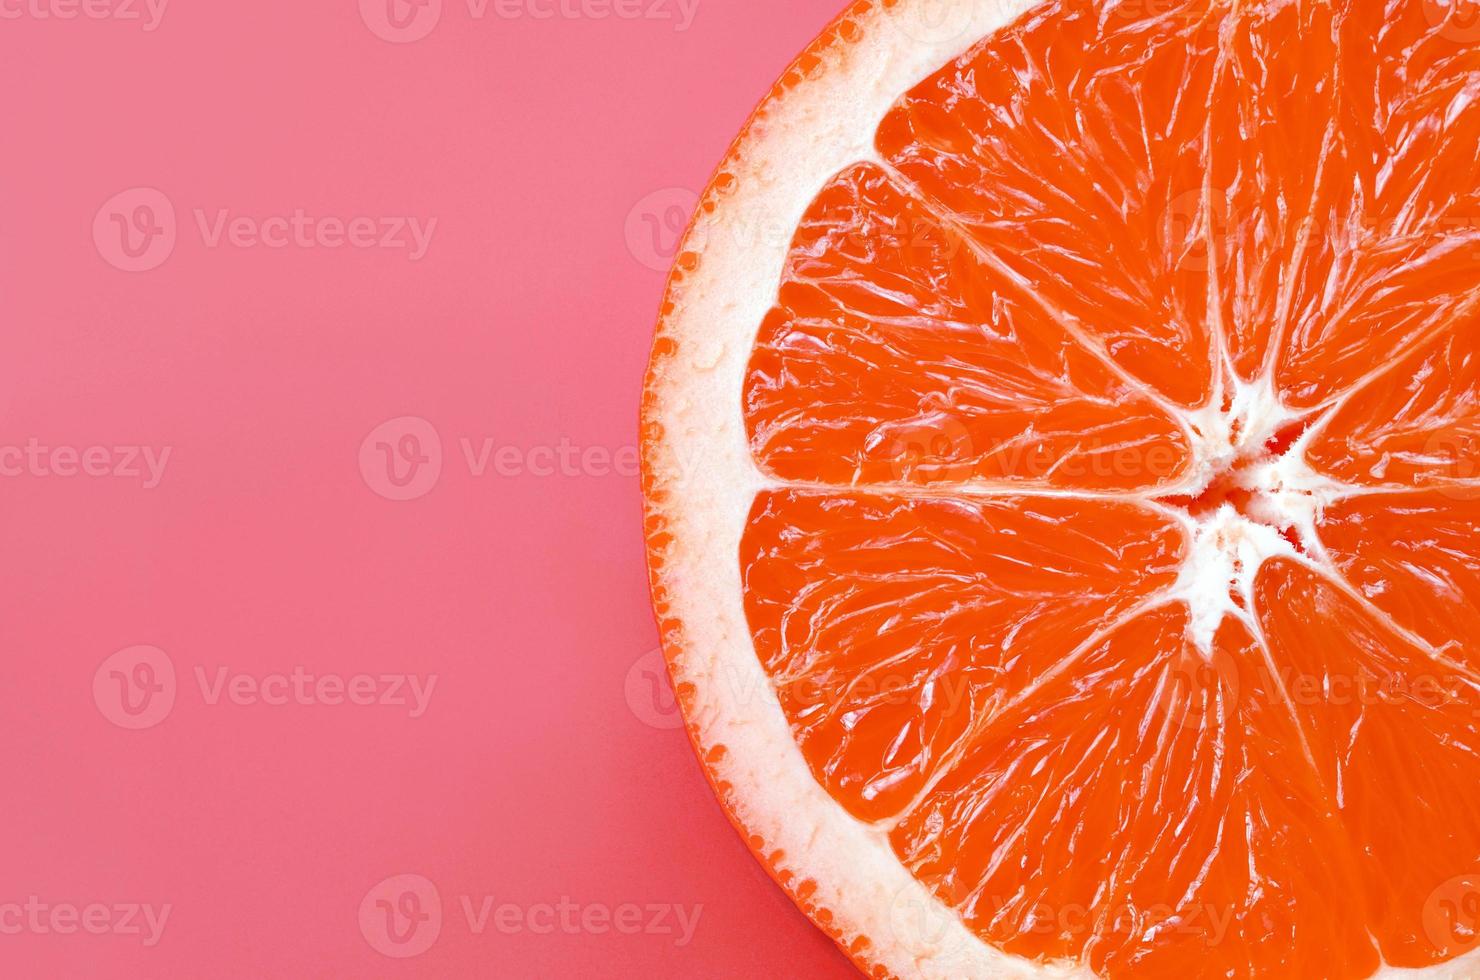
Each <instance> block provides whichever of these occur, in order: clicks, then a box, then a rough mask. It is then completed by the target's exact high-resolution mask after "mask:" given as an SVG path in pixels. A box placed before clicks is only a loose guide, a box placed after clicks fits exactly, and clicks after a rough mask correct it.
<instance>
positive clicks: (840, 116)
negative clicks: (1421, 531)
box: [644, 0, 1480, 980]
mask: <svg viewBox="0 0 1480 980" xmlns="http://www.w3.org/2000/svg"><path fill="white" fill-rule="evenodd" d="M1033 5H1034V2H1033V0H1002V2H998V0H900V2H899V3H898V4H897V5H896V6H894V7H893V8H891V9H889V10H887V11H886V10H884V9H882V7H881V6H879V5H877V4H876V5H875V6H874V7H873V9H871V10H869V11H867V12H864V13H857V14H856V15H855V16H854V22H855V24H856V27H857V29H858V35H857V36H856V37H855V38H854V40H853V41H852V42H851V43H849V44H835V45H833V46H832V47H831V48H829V49H828V50H827V51H826V52H825V53H824V54H823V55H822V59H823V65H822V67H821V68H820V69H819V70H818V71H816V72H815V73H814V74H812V75H811V76H810V77H809V78H807V79H806V80H805V81H803V82H801V83H799V84H798V85H796V86H795V87H792V88H790V89H788V90H785V91H784V92H782V93H781V94H779V95H777V96H775V97H773V98H772V99H771V100H769V101H768V102H767V103H766V104H765V105H763V106H762V108H761V109H760V110H759V112H758V114H757V117H756V118H755V120H754V121H753V123H752V126H751V128H750V131H749V133H748V134H747V136H746V138H745V139H744V140H743V141H742V142H741V143H740V144H738V145H737V147H736V148H735V150H734V151H732V154H731V156H730V158H729V159H727V160H726V162H725V164H724V167H723V169H724V171H725V172H727V173H730V174H733V175H734V176H735V177H736V178H737V180H736V182H735V184H734V187H733V189H731V190H730V191H729V192H727V193H724V194H721V193H719V192H717V191H716V190H714V189H713V188H711V190H710V192H709V194H708V195H706V197H705V200H704V206H703V207H701V210H700V213H699V215H698V217H697V218H696V220H695V223H694V226H693V227H692V228H691V230H690V232H689V236H688V238H687V239H686V242H685V245H684V246H683V248H682V249H681V251H683V252H693V253H696V254H697V255H698V262H697V266H696V267H694V268H693V269H692V271H689V272H687V273H686V274H684V275H683V276H682V278H681V279H679V280H676V281H675V283H674V284H673V285H672V287H671V288H670V293H669V299H670V301H671V302H672V309H671V310H670V311H669V312H668V313H667V314H666V315H665V318H664V321H663V323H662V324H661V325H660V337H663V338H667V339H669V340H672V341H674V342H675V343H676V350H675V352H674V353H673V354H672V355H671V356H667V357H664V358H662V359H655V361H654V373H653V376H652V378H651V389H650V390H651V397H652V399H653V401H652V402H650V404H649V405H648V406H647V411H646V414H647V417H648V418H649V419H651V420H655V421H658V422H660V423H661V425H662V434H661V436H659V437H657V438H651V437H648V436H645V440H646V441H645V445H644V466H645V468H646V471H647V473H648V476H649V479H650V480H651V481H652V483H653V485H655V486H657V487H661V489H662V490H663V491H664V495H663V496H662V498H661V499H659V500H653V499H650V500H649V503H648V507H649V511H650V516H652V517H656V518H658V519H659V520H660V521H661V522H662V530H663V532H664V533H665V534H666V535H667V536H668V544H667V545H666V546H665V548H664V549H663V553H662V556H661V563H660V564H659V566H658V567H657V569H656V570H655V573H654V577H655V583H656V585H657V586H658V588H659V590H660V592H661V596H662V599H663V600H664V601H665V602H666V603H667V605H668V607H669V612H670V613H671V616H670V617H667V620H668V622H669V623H670V624H672V625H665V636H664V645H665V648H666V649H667V650H668V653H669V657H670V664H671V666H672V670H673V674H674V680H675V683H676V684H677V685H678V686H679V687H680V688H681V689H683V690H685V691H686V692H688V693H687V694H686V697H685V700H686V705H685V707H686V716H687V721H688V724H689V728H690V733H691V735H692V737H693V738H694V740H695V742H696V745H697V747H698V749H699V752H700V754H701V756H702V757H703V758H704V759H705V765H706V766H707V767H708V768H709V770H710V772H711V775H712V776H713V778H714V779H715V781H716V783H717V785H718V786H719V788H720V792H721V794H722V795H723V796H724V800H725V803H726V805H727V807H728V808H729V809H730V811H731V812H732V813H733V814H734V816H735V817H736V819H737V820H738V822H739V823H740V824H741V826H742V827H743V829H744V830H745V832H746V833H747V834H748V835H750V836H752V837H753V838H759V839H761V840H763V841H764V842H765V854H766V855H767V856H768V857H770V858H771V862H772V864H773V866H774V867H775V869H776V870H777V871H778V873H783V874H785V873H790V874H792V875H795V877H796V879H798V880H807V881H811V882H815V884H816V891H815V893H814V894H813V895H812V897H811V898H810V899H809V900H808V901H807V904H808V905H809V906H812V907H815V908H817V909H825V910H827V912H828V913H829V914H830V916H831V924H832V927H833V928H834V929H835V930H836V932H837V933H838V934H839V935H840V937H841V942H842V944H843V945H845V946H847V945H848V944H849V943H850V942H851V941H852V940H853V939H854V938H856V937H859V936H867V937H869V938H870V940H871V942H872V945H871V946H870V948H869V949H868V950H867V952H865V953H864V954H862V956H861V958H862V959H864V960H866V961H867V962H869V963H871V964H876V965H877V966H879V967H882V968H883V969H886V970H888V971H889V972H890V973H891V974H893V975H896V976H900V977H920V978H931V980H936V978H939V980H960V978H977V977H980V978H1002V980H1008V978H1029V977H1035V978H1037V977H1065V978H1067V977H1074V978H1085V980H1089V978H1091V977H1093V976H1094V975H1093V974H1092V973H1091V972H1090V971H1088V970H1087V969H1085V968H1083V967H1081V966H1079V965H1078V964H1072V963H1071V964H1047V965H1044V964H1038V963H1034V962H1030V961H1026V960H1023V959H1021V958H1018V957H1014V956H1011V955H1008V954H1006V953H1003V952H1002V951H1000V950H998V949H996V948H995V947H992V946H990V945H989V944H987V943H985V942H983V941H982V940H981V939H979V938H978V937H977V936H976V935H975V934H974V933H973V932H972V931H971V930H969V929H968V928H967V927H966V926H965V925H964V924H963V923H962V922H961V920H960V918H959V917H958V916H957V915H956V913H955V912H954V911H953V910H952V909H950V908H949V907H947V906H945V905H943V904H942V903H940V902H939V901H937V900H936V899H935V898H934V896H933V895H932V894H931V893H930V892H929V891H928V890H927V889H926V888H925V886H923V885H922V884H921V883H920V882H918V881H917V880H916V879H915V878H914V877H913V876H912V875H911V874H910V873H909V872H908V871H907V870H906V869H905V868H904V866H903V865H902V864H901V863H900V861H899V860H898V859H897V857H896V856H895V854H894V852H893V850H892V848H891V847H890V844H889V841H888V839H887V830H886V829H885V828H882V827H878V826H873V825H869V824H865V823H863V822H861V821H859V820H857V819H855V818H854V817H852V816H851V815H850V814H848V813H847V812H846V811H845V810H844V809H843V808H842V807H841V806H839V805H838V804H837V803H836V802H835V801H834V800H833V799H832V798H831V797H830V796H829V795H828V794H827V793H826V791H825V790H823V788H822V787H821V786H820V785H819V784H818V783H817V782H816V780H815V779H814V778H813V776H812V774H811V771H810V770H809V768H808V767H807V765H806V762H805V760H804V759H803V757H802V754H801V752H800V750H799V749H798V747H797V745H796V743H795V741H794V738H793V734H792V731H791V728H790V725H789V724H788V722H787V720H786V717H785V715H784V714H783V712H782V709H781V705H780V702H779V701H778V699H777V698H776V695H775V693H774V690H773V688H772V686H771V682H770V679H769V678H768V677H767V675H766V673H765V671H764V669H763V668H762V666H761V664H760V661H759V658H758V657H757V656H756V652H755V649H754V646H753V643H752V640H751V635H750V630H749V627H748V625H747V621H746V615H745V609H744V605H743V597H744V588H743V583H742V581H741V569H740V564H739V560H738V557H739V554H740V544H741V538H742V535H743V533H744V530H745V526H746V519H747V516H748V514H749V511H750V508H751V505H752V503H753V501H754V498H755V496H756V494H757V493H758V492H760V491H762V490H764V489H767V488H768V487H775V486H779V485H781V484H778V483H776V482H775V481H773V480H769V479H768V478H767V477H766V476H765V475H764V474H762V473H761V471H760V470H759V469H758V468H757V467H756V465H755V463H754V460H753V458H752V456H751V452H750V447H749V444H748V442H747V439H746V433H745V426H744V420H743V418H742V415H741V391H742V386H743V380H744V374H745V369H746V365H747V363H748V360H749V357H750V354H751V349H752V347H753V345H754V341H755V337H756V332H757V330H758V328H759V326H760V324H761V321H762V319H763V317H764V316H765V314H766V313H767V311H768V310H769V309H770V307H771V305H772V304H773V303H774V302H775V298H776V294H777V288H778V285H779V283H780V281H781V275H782V268H783V264H784V262H785V259H786V253H787V248H788V245H789V243H790V238H791V234H792V231H793V229H795V228H796V226H797V225H798V223H799V222H800V221H801V219H802V217H803V214H804V212H805V210H806V209H807V207H808V206H809V205H810V203H811V202H812V200H813V198H814V197H815V196H816V194H817V193H818V191H820V190H821V189H822V187H823V186H824V184H825V183H826V182H827V181H828V180H829V179H830V178H832V177H833V176H834V175H835V174H837V173H838V172H839V171H841V170H843V169H845V168H846V167H848V166H849V165H851V164H853V163H856V162H858V161H862V160H873V159H876V153H875V151H874V148H873V138H874V133H875V131H876V129H877V127H878V124H879V122H880V120H881V119H882V118H883V117H884V114H885V113H886V111H887V110H888V109H889V107H890V106H892V105H893V104H894V103H895V101H896V100H897V99H898V98H899V97H900V96H901V95H902V94H904V93H905V92H906V91H907V90H908V89H909V88H911V87H912V86H913V85H915V84H916V83H918V82H919V81H921V80H923V79H924V78H925V77H927V76H928V75H929V74H931V73H932V72H934V71H936V70H938V69H939V68H940V67H941V66H942V65H944V64H946V63H947V62H949V61H950V60H951V59H953V58H955V57H956V56H958V55H959V54H961V53H962V52H963V51H964V50H965V49H966V48H967V47H969V46H970V45H971V44H973V43H974V42H975V41H976V40H977V39H979V38H980V37H982V36H984V35H985V34H988V33H990V32H991V31H993V30H995V29H997V28H998V27H1000V26H1002V25H1004V24H1005V23H1007V22H1008V21H1010V20H1011V19H1013V18H1015V17H1016V16H1018V15H1019V14H1021V13H1022V12H1024V11H1025V10H1027V9H1028V8H1030V7H1031V6H1033ZM1230 396H1231V397H1230V398H1229V400H1228V403H1229V408H1228V410H1227V411H1224V410H1222V404H1221V403H1222V401H1223V399H1222V397H1221V392H1220V393H1219V395H1218V397H1216V398H1215V399H1214V403H1213V404H1211V405H1209V406H1208V407H1206V408H1203V409H1200V410H1198V411H1194V412H1185V413H1181V415H1182V421H1183V422H1184V423H1185V425H1186V428H1187V431H1188V433H1189V436H1190V438H1191V441H1192V444H1193V446H1194V464H1193V467H1192V469H1191V471H1190V473H1189V474H1188V476H1187V477H1186V478H1185V479H1184V480H1183V481H1182V482H1181V483H1180V484H1179V485H1178V486H1176V487H1169V488H1164V489H1162V490H1159V491H1157V492H1156V493H1155V494H1148V495H1141V496H1128V497H1126V498H1125V499H1131V500H1136V501H1138V502H1140V503H1141V504H1143V505H1144V506H1146V507H1147V508H1150V509H1153V510H1156V511H1157V512H1159V513H1162V514H1164V515H1167V516H1169V517H1172V518H1173V519H1175V520H1177V521H1178V522H1179V523H1180V524H1181V525H1182V526H1183V528H1184V531H1185V532H1186V539H1187V545H1186V552H1185V560H1184V564H1183V569H1182V573H1181V575H1180V576H1179V578H1178V580H1177V582H1176V584H1175V585H1174V586H1173V587H1172V589H1171V590H1170V591H1169V592H1167V593H1165V594H1164V595H1163V596H1161V597H1159V599H1160V600H1162V601H1166V602H1175V601H1182V602H1186V603H1187V605H1188V607H1189V610H1190V614H1191V622H1192V630H1193V637H1194V639H1195V640H1196V641H1197V643H1198V644H1199V646H1201V647H1203V648H1204V649H1206V648H1207V647H1208V644H1209V643H1210V642H1211V638H1212V636H1213V633H1214V631H1216V629H1217V626H1218V624H1219V622H1221V621H1222V618H1223V617H1224V616H1237V617H1240V618H1242V619H1244V620H1246V621H1247V619H1248V613H1247V612H1246V611H1245V609H1247V608H1253V603H1252V602H1249V601H1247V599H1248V597H1249V596H1250V594H1251V590H1252V585H1253V580H1254V575H1255V574H1256V573H1257V570H1258V567H1259V565H1260V564H1261V563H1262V562H1264V561H1266V560H1268V559H1270V558H1273V557H1277V556H1283V557H1288V558H1292V559H1294V560H1297V561H1300V562H1302V563H1304V564H1307V565H1313V566H1316V567H1318V568H1320V569H1321V571H1322V572H1323V574H1331V573H1334V569H1333V568H1332V567H1331V566H1330V565H1329V563H1328V561H1327V560H1326V559H1325V558H1324V555H1323V554H1322V553H1321V551H1320V548H1319V541H1318V539H1317V538H1316V533H1315V522H1316V520H1317V519H1318V517H1319V515H1320V512H1321V510H1322V508H1324V507H1325V506H1328V505H1329V504H1330V503H1331V502H1332V501H1333V500H1336V499H1338V498H1339V497H1341V496H1343V495H1345V494H1348V493H1351V492H1354V488H1348V487H1343V486H1340V485H1337V484H1335V483H1332V482H1331V481H1329V480H1326V479H1324V478H1323V477H1320V476H1319V475H1317V474H1315V473H1314V472H1312V471H1311V470H1310V469H1309V467H1307V466H1306V465H1305V463H1304V456H1303V449H1304V446H1305V445H1306V443H1307V442H1308V441H1309V439H1310V437H1311V436H1312V435H1314V434H1315V432H1316V430H1317V428H1318V427H1319V422H1317V423H1316V426H1314V427H1312V429H1310V430H1309V431H1308V432H1307V433H1306V436H1305V437H1304V438H1302V439H1300V440H1298V441H1297V442H1296V443H1295V444H1294V445H1293V446H1292V447H1290V449H1289V450H1288V451H1287V452H1285V453H1284V454H1282V455H1280V456H1279V457H1277V458H1267V459H1262V460H1257V461H1256V462H1255V463H1254V465H1252V466H1249V467H1248V468H1247V469H1246V470H1244V471H1242V472H1243V479H1244V485H1245V488H1246V489H1248V490H1250V491H1253V492H1254V494H1255V498H1256V503H1255V504H1254V505H1253V506H1252V507H1251V508H1250V510H1251V513H1253V514H1254V515H1255V516H1256V517H1257V520H1251V519H1249V518H1248V517H1245V516H1243V515H1241V514H1240V513H1238V512H1237V511H1236V510H1234V508H1232V507H1227V506H1226V507H1223V508H1219V509H1218V510H1216V511H1214V512H1212V513H1209V514H1206V515H1204V516H1203V517H1201V518H1193V517H1191V516H1190V515H1188V514H1187V513H1186V512H1185V511H1183V510H1180V509H1179V508H1176V507H1174V506H1171V505H1169V504H1168V503H1166V502H1164V501H1162V500H1159V499H1158V498H1161V497H1167V496H1176V495H1188V494H1193V495H1195V494H1196V493H1198V492H1199V491H1200V490H1202V489H1203V488H1205V487H1206V486H1207V485H1208V483H1209V482H1211V480H1212V479H1213V478H1214V476H1215V475H1216V474H1217V473H1219V472H1221V471H1223V470H1225V469H1226V468H1227V467H1228V466H1229V465H1231V464H1232V463H1233V461H1234V460H1235V459H1237V458H1239V457H1240V456H1241V455H1242V456H1243V457H1244V458H1246V459H1247V458H1249V455H1250V447H1258V446H1262V445H1263V444H1264V442H1265V441H1266V440H1267V439H1268V438H1269V437H1270V436H1271V435H1273V434H1274V433H1275V432H1276V431H1278V430H1279V429H1280V428H1281V427H1282V426H1283V425H1284V424H1285V423H1287V422H1289V421H1291V420H1292V419H1294V418H1296V413H1294V412H1291V411H1289V410H1287V409H1285V408H1284V407H1283V406H1281V405H1280V404H1279V401H1278V399H1277V398H1276V397H1275V395H1274V393H1273V388H1272V386H1271V385H1269V384H1268V383H1267V382H1266V383H1258V382H1256V383H1251V384H1244V383H1237V384H1236V386H1235V389H1234V390H1233V391H1232V392H1230ZM1235 421H1237V423H1238V425H1237V426H1236V427H1235V426H1234V424H1233V423H1234V422H1235ZM1256 455H1257V454H1256ZM962 492H965V493H969V492H976V493H981V492H989V491H983V490H981V489H976V490H963V491H962ZM1029 492H1031V491H1029ZM1055 493H1056V494H1057V495H1063V492H1062V491H1055ZM1098 499H1104V498H1103V495H1102V496H1100V497H1099V498H1098ZM1287 527H1288V528H1292V529H1294V531H1295V533H1296V534H1297V536H1298V538H1299V540H1300V541H1301V542H1302V545H1303V546H1304V547H1303V552H1304V553H1302V552H1300V551H1297V550H1296V549H1295V548H1294V547H1293V546H1292V545H1291V544H1290V542H1289V541H1287V540H1286V539H1285V538H1284V537H1283V536H1282V535H1281V534H1280V533H1279V531H1278V530H1277V529H1283V528H1287ZM1230 586H1232V587H1233V588H1235V589H1237V590H1239V591H1240V593H1241V594H1243V595H1244V596H1245V597H1246V602H1245V604H1244V606H1245V608H1239V607H1238V606H1237V605H1236V604H1234V603H1233V602H1232V601H1231V599H1230V596H1229V589H1230ZM671 630H676V631H681V632H679V633H678V634H677V635H674V634H673V633H671V632H667V631H671ZM717 746H723V747H724V750H725V751H724V755H723V757H715V756H714V755H713V754H712V750H713V749H714V748H715V747H717ZM777 855H780V856H779V857H778V856H777ZM1477 975H1480V953H1476V954H1472V955H1470V956H1466V957H1463V958H1461V959H1458V960H1454V961H1451V962H1450V963H1447V964H1443V965H1441V966H1437V967H1431V968H1428V969H1425V970H1399V969H1395V968H1391V967H1385V968H1383V969H1382V970H1381V971H1380V972H1379V974H1377V976H1379V977H1383V978H1397V977H1416V976H1422V977H1425V978H1432V980H1461V978H1465V977H1474V976H1477Z"/></svg>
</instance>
